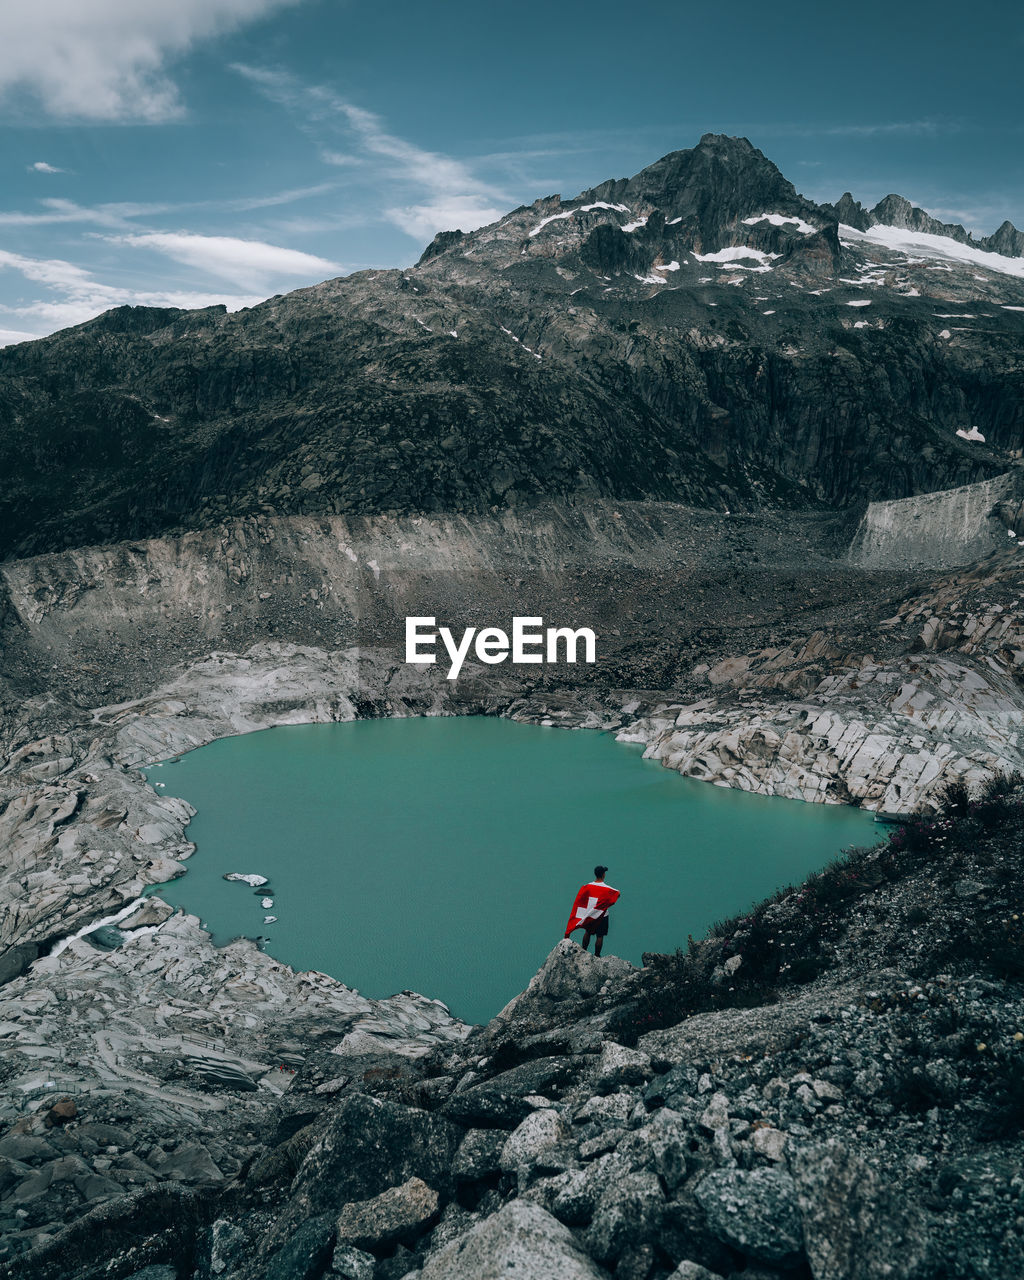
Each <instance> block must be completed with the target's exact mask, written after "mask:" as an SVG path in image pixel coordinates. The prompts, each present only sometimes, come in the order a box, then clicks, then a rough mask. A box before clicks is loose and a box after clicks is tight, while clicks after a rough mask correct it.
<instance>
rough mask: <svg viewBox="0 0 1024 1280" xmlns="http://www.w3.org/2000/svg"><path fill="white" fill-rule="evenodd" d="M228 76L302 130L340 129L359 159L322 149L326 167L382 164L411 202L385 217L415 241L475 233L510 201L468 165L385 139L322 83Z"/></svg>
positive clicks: (254, 70) (245, 70)
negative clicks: (297, 121)
mask: <svg viewBox="0 0 1024 1280" xmlns="http://www.w3.org/2000/svg"><path fill="white" fill-rule="evenodd" d="M233 70H235V71H237V72H238V73H239V74H240V75H242V76H244V77H245V78H246V79H247V80H249V82H250V83H251V84H253V85H255V86H256V88H257V89H259V91H260V92H261V93H263V94H265V95H266V96H267V97H268V98H270V99H272V100H273V101H274V102H278V103H280V104H281V105H282V106H285V107H287V108H288V109H289V110H291V111H294V112H296V113H298V114H299V115H300V116H301V117H302V119H303V121H304V123H305V126H306V127H307V128H309V129H312V130H322V129H324V128H325V127H329V126H331V125H334V126H338V125H341V126H342V127H343V128H345V129H346V130H347V133H348V136H349V139H350V142H351V143H352V145H354V147H355V148H356V149H357V151H358V152H361V153H362V155H361V156H360V155H352V154H351V153H349V152H341V151H337V150H333V149H331V148H322V149H321V158H322V159H323V161H324V163H325V164H331V165H346V166H348V165H353V164H365V163H366V161H367V160H373V159H376V160H377V161H379V162H383V163H382V172H380V173H378V175H377V176H378V177H379V178H380V179H383V180H384V181H385V182H387V183H390V184H392V185H393V186H394V187H395V188H397V189H398V190H396V191H395V194H396V195H399V191H401V194H405V195H406V196H407V197H410V196H411V200H410V202H409V203H408V204H406V203H404V202H401V201H400V200H396V201H395V202H394V203H389V204H388V205H387V206H386V207H385V208H384V209H383V210H382V213H383V215H384V217H385V218H387V219H388V221H390V222H392V223H394V224H395V226H397V227H399V228H400V229H401V230H402V231H404V232H405V233H406V234H407V235H410V236H412V237H414V238H415V239H416V240H420V241H422V240H424V239H429V238H430V237H432V236H433V235H435V234H436V233H437V232H438V231H450V230H454V229H455V228H456V227H458V228H460V229H461V230H463V231H473V230H475V229H476V228H477V227H482V226H484V225H486V224H487V223H488V222H495V221H497V219H498V218H500V217H501V216H502V214H503V213H504V212H505V211H506V210H507V208H508V206H509V204H510V203H511V198H510V197H509V195H508V194H507V193H506V192H505V191H503V190H501V189H500V188H498V187H495V186H492V185H491V184H490V183H487V182H484V181H482V180H481V179H480V178H478V177H476V175H475V174H474V173H473V171H472V169H471V168H470V166H469V165H467V164H466V163H464V162H463V161H461V160H456V159H455V158H454V157H452V156H447V155H444V154H443V153H441V152H438V151H428V150H426V149H425V148H423V147H418V146H416V144H415V143H412V142H408V141H406V139H404V138H399V137H397V136H396V135H395V134H393V133H389V132H388V130H387V128H386V127H385V125H384V122H383V120H382V119H381V118H380V116H378V115H375V114H374V113H373V112H372V111H367V110H365V108H363V107H357V106H355V105H354V104H353V103H351V102H348V101H346V100H345V99H344V98H341V97H339V96H338V95H337V94H336V93H334V92H333V90H331V89H328V88H325V87H324V86H322V85H304V84H302V83H301V82H299V81H297V80H296V79H295V78H294V77H292V76H290V75H288V74H286V73H284V72H280V71H267V70H265V69H264V68H261V67H251V66H245V65H242V64H238V63H236V64H235V65H234V67H233Z"/></svg>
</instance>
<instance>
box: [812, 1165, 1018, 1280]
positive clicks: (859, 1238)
mask: <svg viewBox="0 0 1024 1280" xmlns="http://www.w3.org/2000/svg"><path fill="white" fill-rule="evenodd" d="M790 1163H791V1167H792V1169H793V1176H794V1179H795V1189H796V1198H797V1203H798V1205H799V1208H800V1216H801V1218H802V1221H803V1233H804V1241H805V1245H806V1249H807V1257H808V1261H809V1262H810V1264H811V1269H812V1271H813V1273H814V1276H815V1280H879V1278H880V1277H884V1276H895V1275H898V1276H899V1277H900V1280H923V1278H924V1277H925V1276H928V1275H931V1274H933V1273H934V1272H933V1268H934V1264H935V1257H934V1253H933V1249H932V1244H933V1232H934V1224H933V1223H931V1222H930V1221H929V1216H928V1215H927V1214H926V1213H925V1212H924V1211H923V1210H922V1209H921V1208H920V1206H918V1205H915V1204H913V1203H912V1202H909V1203H908V1202H907V1201H906V1200H905V1199H904V1197H903V1196H895V1197H894V1196H893V1193H892V1191H891V1190H890V1189H888V1188H887V1187H886V1186H885V1184H884V1182H883V1180H882V1179H881V1178H880V1177H879V1175H878V1173H877V1172H876V1171H875V1170H874V1169H872V1168H871V1167H870V1166H868V1165H867V1164H866V1163H865V1162H864V1161H863V1160H861V1159H860V1158H858V1157H857V1156H856V1155H854V1154H853V1153H852V1152H851V1151H849V1150H847V1149H845V1148H844V1147H843V1146H841V1145H840V1144H839V1143H829V1144H828V1145H823V1146H820V1147H809V1148H808V1147H805V1148H802V1149H801V1150H800V1151H799V1152H798V1153H797V1154H796V1155H795V1156H794V1158H793V1159H792V1160H791V1162H790ZM996 1274H998V1272H997V1273H996Z"/></svg>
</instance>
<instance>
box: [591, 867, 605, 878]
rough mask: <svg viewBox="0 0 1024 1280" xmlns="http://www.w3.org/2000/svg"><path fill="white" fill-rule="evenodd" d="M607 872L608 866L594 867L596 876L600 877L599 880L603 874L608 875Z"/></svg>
mask: <svg viewBox="0 0 1024 1280" xmlns="http://www.w3.org/2000/svg"><path fill="white" fill-rule="evenodd" d="M607 874H608V868H607V867H595V868H594V875H595V876H597V878H598V879H599V880H600V878H601V877H602V876H603V875H607Z"/></svg>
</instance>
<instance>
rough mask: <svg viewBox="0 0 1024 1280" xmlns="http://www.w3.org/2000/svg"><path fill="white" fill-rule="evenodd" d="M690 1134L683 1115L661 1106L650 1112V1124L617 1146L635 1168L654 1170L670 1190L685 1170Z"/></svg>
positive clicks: (678, 1182)
mask: <svg viewBox="0 0 1024 1280" xmlns="http://www.w3.org/2000/svg"><path fill="white" fill-rule="evenodd" d="M691 1137H692V1131H691V1129H690V1127H689V1126H688V1125H687V1124H686V1122H685V1120H684V1119H683V1117H682V1116H681V1115H679V1113H678V1112H676V1111H672V1110H670V1109H669V1108H668V1107H665V1108H663V1109H662V1110H660V1111H656V1112H655V1113H654V1116H653V1117H652V1119H651V1122H650V1124H645V1125H644V1126H643V1128H642V1129H634V1130H633V1132H632V1133H628V1134H626V1135H625V1136H624V1137H623V1138H622V1140H621V1141H620V1142H619V1144H618V1148H617V1149H618V1152H619V1154H620V1155H622V1156H625V1157H626V1159H627V1160H629V1161H630V1163H631V1164H633V1165H634V1166H635V1167H637V1168H643V1169H650V1170H651V1171H652V1172H653V1173H656V1174H657V1175H658V1177H659V1178H661V1180H662V1182H663V1183H664V1184H665V1186H666V1188H667V1189H668V1190H669V1191H670V1192H672V1191H675V1189H676V1187H678V1186H679V1185H680V1183H682V1182H683V1181H684V1180H685V1178H686V1175H687V1172H688V1171H689V1162H688V1160H687V1152H688V1150H689V1145H690V1140H691Z"/></svg>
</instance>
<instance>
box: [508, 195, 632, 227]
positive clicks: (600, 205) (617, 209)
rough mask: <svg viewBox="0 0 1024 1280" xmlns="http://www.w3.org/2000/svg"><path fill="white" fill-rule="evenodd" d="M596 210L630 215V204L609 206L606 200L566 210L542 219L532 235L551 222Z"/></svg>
mask: <svg viewBox="0 0 1024 1280" xmlns="http://www.w3.org/2000/svg"><path fill="white" fill-rule="evenodd" d="M594 209H609V210H611V211H612V212H613V213H629V205H628V204H608V203H607V201H605V200H596V201H595V202H594V203H593V204H584V205H580V207H579V208H578V209H566V210H565V212H564V213H553V214H551V215H550V217H547V218H541V220H540V222H538V223H537V225H536V226H535V227H533V228H532V229H531V231H530V235H531V236H535V235H536V234H537V232H538V231H543V230H544V228H545V227H546V226H547V225H548V223H549V222H559V221H560V220H561V219H562V218H571V217H572V215H573V214H574V213H590V212H592V211H593V210H594ZM643 221H644V222H646V221H647V219H646V218H644V220H643ZM634 225H636V226H643V223H636V224H634ZM632 229H633V228H632V226H625V227H623V228H622V230H623V231H631V230H632Z"/></svg>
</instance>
